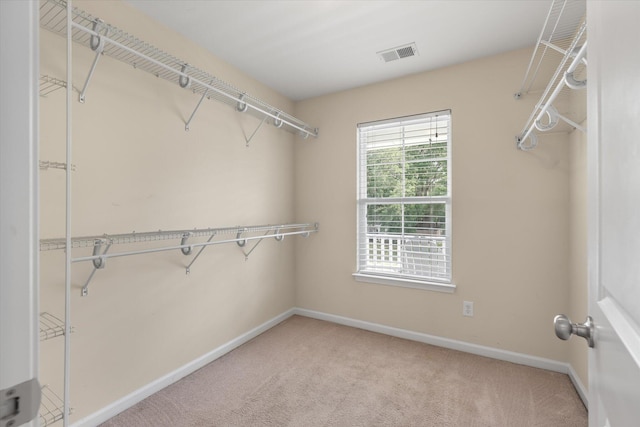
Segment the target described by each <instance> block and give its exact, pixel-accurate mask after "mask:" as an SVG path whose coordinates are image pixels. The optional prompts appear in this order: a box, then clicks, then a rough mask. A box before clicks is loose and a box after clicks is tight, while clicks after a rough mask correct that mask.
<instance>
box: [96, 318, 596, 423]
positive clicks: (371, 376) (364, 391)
mask: <svg viewBox="0 0 640 427" xmlns="http://www.w3.org/2000/svg"><path fill="white" fill-rule="evenodd" d="M586 425H587V411H586V409H585V407H584V406H583V404H582V401H581V400H580V398H579V397H578V394H577V393H576V391H575V389H574V388H573V385H572V384H571V381H570V380H569V377H568V376H566V375H564V374H559V373H556V372H549V371H545V370H542V369H536V368H530V367H527V366H521V365H516V364H513V363H509V362H502V361H498V360H494V359H489V358H485V357H480V356H475V355H471V354H467V353H462V352H459V351H454V350H448V349H444V348H440V347H434V346H430V345H427V344H422V343H418V342H413V341H407V340H403V339H399V338H394V337H389V336H386V335H381V334H377V333H373V332H368V331H363V330H360V329H355V328H350V327H346V326H341V325H337V324H333V323H329V322H323V321H320V320H314V319H309V318H306V317H300V316H293V317H291V318H289V319H287V320H286V321H284V322H282V323H281V324H279V325H278V326H276V327H274V328H272V329H270V330H269V331H267V332H265V333H264V334H262V335H260V336H259V337H257V338H255V339H253V340H252V341H250V342H248V343H246V344H244V345H242V346H241V347H238V348H237V349H235V350H234V351H232V352H230V353H228V354H227V355H225V356H223V357H221V358H220V359H218V360H216V361H214V362H213V363H211V364H209V365H207V366H205V367H204V368H202V369H200V370H199V371H197V372H195V373H193V374H191V375H189V376H188V377H185V378H184V379H182V380H181V381H179V382H177V383H175V384H173V385H171V386H169V387H167V388H165V389H164V390H161V391H160V392H158V393H156V394H155V395H153V396H151V397H149V398H147V399H146V400H144V401H142V402H140V403H139V404H137V405H135V406H133V407H132V408H130V409H128V410H127V411H125V412H123V413H121V414H120V415H118V416H116V417H114V418H112V419H111V420H109V421H108V422H106V423H104V424H102V426H103V427H116V426H123V427H124V426H126V427H139V426H140V427H141V426H149V427H152V426H153V427H159V426H172V427H187V426H189V427H195V426H202V427H205V426H206V427H210V426H304V427H312V426H340V427H342V426H465V427H467V426H492V427H493V426H517V427H521V426H544V427H553V426H562V427H568V426H586Z"/></svg>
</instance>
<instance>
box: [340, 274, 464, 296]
mask: <svg viewBox="0 0 640 427" xmlns="http://www.w3.org/2000/svg"><path fill="white" fill-rule="evenodd" d="M353 278H354V279H356V281H358V282H365V283H374V284H377V285H388V286H400V287H403V288H413V289H421V290H425V291H436V292H445V293H448V294H452V293H454V292H455V290H456V285H454V284H453V282H452V283H448V282H442V283H440V282H433V281H428V280H410V279H405V278H400V277H385V276H381V275H378V274H375V273H371V274H367V273H353Z"/></svg>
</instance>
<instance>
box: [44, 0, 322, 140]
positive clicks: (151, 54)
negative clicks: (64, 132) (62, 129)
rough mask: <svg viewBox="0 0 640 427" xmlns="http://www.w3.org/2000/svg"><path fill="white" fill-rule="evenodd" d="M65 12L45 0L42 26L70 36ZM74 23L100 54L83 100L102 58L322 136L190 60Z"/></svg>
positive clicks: (78, 37) (86, 18)
mask: <svg viewBox="0 0 640 427" xmlns="http://www.w3.org/2000/svg"><path fill="white" fill-rule="evenodd" d="M65 7H66V1H64V0H45V1H44V2H43V3H42V5H41V7H40V26H41V27H42V28H45V29H47V30H49V31H52V32H54V33H56V34H58V35H61V36H66V27H67V24H66V18H65V14H64V8H65ZM72 19H73V21H72V24H71V26H72V27H73V28H72V33H73V34H72V37H73V40H74V41H75V42H77V43H79V44H82V45H84V46H87V47H89V48H91V49H92V50H94V51H96V57H95V59H94V62H93V65H92V67H91V71H90V73H89V76H88V77H87V81H86V82H85V87H84V89H83V90H82V92H81V99H84V95H85V92H86V89H87V85H88V83H89V80H90V78H91V75H92V74H93V71H94V70H95V67H96V64H97V62H98V58H99V57H100V56H101V55H102V54H104V55H107V56H110V57H112V58H115V59H117V60H119V61H122V62H124V63H126V64H129V65H131V66H132V67H134V68H136V69H141V70H144V71H147V72H149V73H151V74H153V75H154V76H156V77H161V78H163V79H165V80H168V81H170V82H172V83H175V84H178V85H179V86H180V87H182V88H185V89H189V90H191V91H192V92H193V93H194V94H200V95H201V96H202V98H201V101H202V100H203V99H204V98H205V97H206V98H207V99H210V100H211V99H213V100H217V101H220V102H223V103H225V104H227V105H230V106H232V107H234V108H236V109H237V110H238V111H240V112H245V111H246V112H248V113H250V114H252V115H254V116H256V117H258V118H259V119H261V120H268V121H269V122H270V123H271V124H272V125H274V126H275V127H278V128H282V129H285V130H287V131H289V132H292V133H295V134H300V135H301V136H303V137H304V138H308V137H309V136H313V137H317V136H318V129H317V128H313V127H311V126H309V125H308V124H306V123H305V122H303V121H301V120H299V119H297V118H295V117H293V116H291V115H289V114H287V113H285V112H284V111H281V110H279V109H277V108H275V107H273V106H271V105H269V104H267V103H266V102H264V101H261V100H260V99H258V98H255V97H253V96H250V95H248V94H247V93H245V92H243V91H241V90H239V89H237V88H235V87H233V86H232V85H230V84H228V83H226V82H224V81H222V80H220V79H218V78H216V77H215V76H213V75H211V74H209V73H207V72H205V71H202V70H200V69H198V68H196V67H193V66H192V65H190V64H188V63H187V62H186V61H183V60H181V59H178V58H176V57H174V56H172V55H170V54H168V53H166V52H163V51H162V50H160V49H157V48H156V47H154V46H151V45H150V44H148V43H145V42H143V41H142V40H140V39H138V38H136V37H134V36H132V35H130V34H128V33H125V32H124V31H122V30H120V29H118V28H116V27H114V26H112V25H109V24H107V23H105V22H103V21H102V20H100V19H98V18H95V17H93V16H91V15H90V14H88V13H86V12H84V11H82V10H80V9H78V8H75V7H74V8H73V18H72ZM199 106H200V103H198V105H197V106H196V109H195V110H194V112H193V114H191V117H190V118H189V120H188V121H187V123H186V124H185V125H186V126H185V129H186V130H188V129H189V124H190V122H191V120H192V119H193V115H194V114H195V112H196V111H197V109H198V108H199Z"/></svg>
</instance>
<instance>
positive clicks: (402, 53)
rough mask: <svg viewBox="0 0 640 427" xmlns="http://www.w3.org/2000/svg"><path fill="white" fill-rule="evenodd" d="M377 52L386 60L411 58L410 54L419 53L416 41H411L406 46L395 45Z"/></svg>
mask: <svg viewBox="0 0 640 427" xmlns="http://www.w3.org/2000/svg"><path fill="white" fill-rule="evenodd" d="M377 54H378V56H380V59H382V60H383V61H384V62H391V61H395V60H396V59H402V58H409V57H410V56H416V55H418V48H417V47H416V44H415V43H410V44H407V45H404V46H398V47H394V48H393V49H387V50H383V51H380V52H377Z"/></svg>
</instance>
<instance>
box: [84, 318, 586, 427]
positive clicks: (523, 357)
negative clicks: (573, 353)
mask: <svg viewBox="0 0 640 427" xmlns="http://www.w3.org/2000/svg"><path fill="white" fill-rule="evenodd" d="M294 314H297V315H300V316H305V317H310V318H313V319H319V320H326V321H328V322H333V323H337V324H340V325H345V326H351V327H354V328H359V329H364V330H367V331H372V332H378V333H381V334H385V335H390V336H394V337H398V338H404V339H408V340H412V341H418V342H423V343H425V344H432V345H436V346H439V347H445V348H450V349H453V350H459V351H464V352H466V353H472V354H477V355H479V356H485V357H490V358H493V359H498V360H504V361H507V362H513V363H517V364H520V365H525V366H531V367H534V368H541V369H547V370H550V371H554V372H561V373H563V374H567V375H569V378H570V379H571V381H572V382H573V385H574V386H575V388H576V390H577V392H578V395H579V396H580V398H581V399H582V401H583V402H584V405H585V406H586V407H587V408H588V407H589V406H588V401H587V400H588V394H587V392H586V389H585V387H584V385H583V384H582V382H581V381H580V378H579V377H578V375H577V374H576V372H575V371H574V369H573V367H572V366H571V365H570V364H568V363H564V362H558V361H556V360H551V359H545V358H542V357H537V356H530V355H528V354H523V353H515V352H512V351H507V350H501V349H497V348H492V347H486V346H481V345H477V344H471V343H467V342H463V341H457V340H452V339H449V338H442V337H437V336H434V335H428V334H423V333H421V332H414V331H409V330H406V329H399V328H394V327H392V326H385V325H381V324H378V323H371V322H366V321H364V320H357V319H351V318H348V317H342V316H337V315H335V314H328V313H322V312H319V311H313V310H307V309H304V308H292V309H289V310H287V311H285V312H284V313H282V314H280V315H278V316H276V317H274V318H272V319H270V320H268V321H266V322H265V323H263V324H262V325H260V326H258V327H256V328H254V329H252V330H250V331H249V332H247V333H245V334H242V335H241V336H239V337H237V338H235V339H233V340H231V341H229V342H228V343H226V344H223V345H221V346H220V347H218V348H216V349H214V350H213V351H211V352H209V353H207V354H205V355H203V356H201V357H199V358H197V359H195V360H193V361H191V362H189V363H187V364H186V365H184V366H182V367H180V368H178V369H176V370H175V371H173V372H170V373H169V374H167V375H165V376H163V377H161V378H158V379H157V380H155V381H153V382H151V383H149V384H147V385H146V386H144V387H141V388H139V389H138V390H136V391H134V392H133V393H130V394H128V395H127V396H124V397H123V398H121V399H119V400H117V401H115V402H113V403H112V404H110V405H108V406H105V407H104V408H102V409H101V410H99V411H97V412H94V413H93V414H91V415H89V416H87V417H85V418H82V419H80V420H78V421H76V422H74V423H73V424H72V427H95V426H97V425H99V424H101V423H103V422H105V421H107V420H108V419H109V418H112V417H114V416H116V415H118V414H119V413H120V412H122V411H124V410H126V409H128V408H130V407H132V406H133V405H135V404H136V403H138V402H140V401H142V400H144V399H146V398H147V397H149V396H151V395H152V394H153V393H156V392H158V391H160V390H162V389H163V388H165V387H167V386H169V385H171V384H173V383H175V382H176V381H178V380H180V379H182V378H184V377H186V376H187V375H189V374H191V373H193V372H195V371H197V370H198V369H200V368H202V367H203V366H205V365H207V364H209V363H211V362H213V361H214V360H216V359H218V358H220V357H222V356H224V355H225V354H227V353H229V352H230V351H231V350H233V349H235V348H236V347H239V346H241V345H242V344H244V343H246V342H248V341H249V340H251V339H253V338H255V337H257V336H258V335H260V334H261V333H263V332H265V331H267V330H269V329H271V328H272V327H274V326H276V325H277V324H278V323H280V322H282V321H284V320H286V319H288V318H289V317H291V316H293V315H294Z"/></svg>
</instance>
